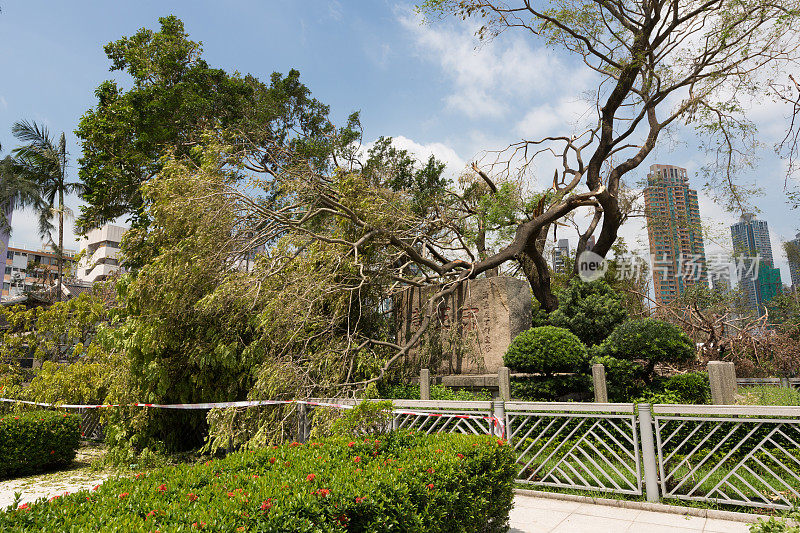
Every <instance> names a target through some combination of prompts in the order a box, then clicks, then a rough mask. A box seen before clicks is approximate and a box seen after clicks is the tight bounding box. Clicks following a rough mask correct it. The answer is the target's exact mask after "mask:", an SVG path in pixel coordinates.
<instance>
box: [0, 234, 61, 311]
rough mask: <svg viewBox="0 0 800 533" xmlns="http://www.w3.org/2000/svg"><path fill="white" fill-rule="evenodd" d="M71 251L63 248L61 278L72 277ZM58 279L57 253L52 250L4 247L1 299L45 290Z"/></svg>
mask: <svg viewBox="0 0 800 533" xmlns="http://www.w3.org/2000/svg"><path fill="white" fill-rule="evenodd" d="M74 256H75V250H67V249H65V250H64V267H63V271H64V274H63V276H64V279H69V278H72V277H73V276H74V274H73V271H74V266H75V260H74ZM57 279H58V256H57V255H56V254H55V253H54V251H53V250H52V249H47V248H42V249H40V250H30V249H26V248H17V247H15V246H13V245H11V246H8V248H7V251H6V266H5V273H4V275H3V292H2V295H3V298H8V297H16V296H19V295H21V294H23V293H26V292H30V291H35V290H44V289H48V288H50V287H52V286H54V285H55V284H56V281H57Z"/></svg>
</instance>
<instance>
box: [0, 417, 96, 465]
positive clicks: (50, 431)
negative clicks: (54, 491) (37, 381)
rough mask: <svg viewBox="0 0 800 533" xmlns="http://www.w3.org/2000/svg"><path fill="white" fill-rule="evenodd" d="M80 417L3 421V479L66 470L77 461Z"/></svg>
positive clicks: (0, 447) (0, 450) (0, 432)
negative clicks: (66, 467) (60, 468)
mask: <svg viewBox="0 0 800 533" xmlns="http://www.w3.org/2000/svg"><path fill="white" fill-rule="evenodd" d="M80 426H81V417H80V416H79V415H74V414H65V413H60V412H58V411H31V412H27V413H18V414H14V413H10V414H6V415H3V417H2V418H0V478H3V477H7V476H17V475H25V474H34V473H37V472H43V471H45V470H49V469H52V468H57V467H62V466H67V465H68V464H70V463H71V462H72V460H73V459H75V453H76V452H77V450H78V444H79V440H80V431H81V430H80Z"/></svg>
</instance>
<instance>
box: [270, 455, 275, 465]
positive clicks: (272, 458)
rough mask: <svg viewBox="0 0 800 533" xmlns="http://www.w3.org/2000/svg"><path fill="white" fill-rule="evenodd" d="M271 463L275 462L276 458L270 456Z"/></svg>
mask: <svg viewBox="0 0 800 533" xmlns="http://www.w3.org/2000/svg"><path fill="white" fill-rule="evenodd" d="M269 464H271V465H274V464H275V458H274V457H270V458H269Z"/></svg>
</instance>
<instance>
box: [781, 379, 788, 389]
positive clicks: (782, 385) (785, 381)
mask: <svg viewBox="0 0 800 533" xmlns="http://www.w3.org/2000/svg"><path fill="white" fill-rule="evenodd" d="M781 387H786V388H787V389H788V388H789V378H787V377H782V378H781Z"/></svg>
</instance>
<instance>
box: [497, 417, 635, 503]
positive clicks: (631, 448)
mask: <svg viewBox="0 0 800 533" xmlns="http://www.w3.org/2000/svg"><path fill="white" fill-rule="evenodd" d="M505 409H506V428H507V432H508V439H509V441H510V442H511V445H512V446H513V447H514V450H516V452H517V466H518V467H519V470H518V473H517V481H518V482H521V483H527V484H531V485H539V486H546V487H558V488H568V489H583V490H594V491H609V492H616V493H620V494H632V495H639V496H641V495H642V469H641V460H640V447H639V437H638V430H637V424H636V414H635V412H634V405H633V404H589V403H587V404H581V403H523V402H506V404H505Z"/></svg>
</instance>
